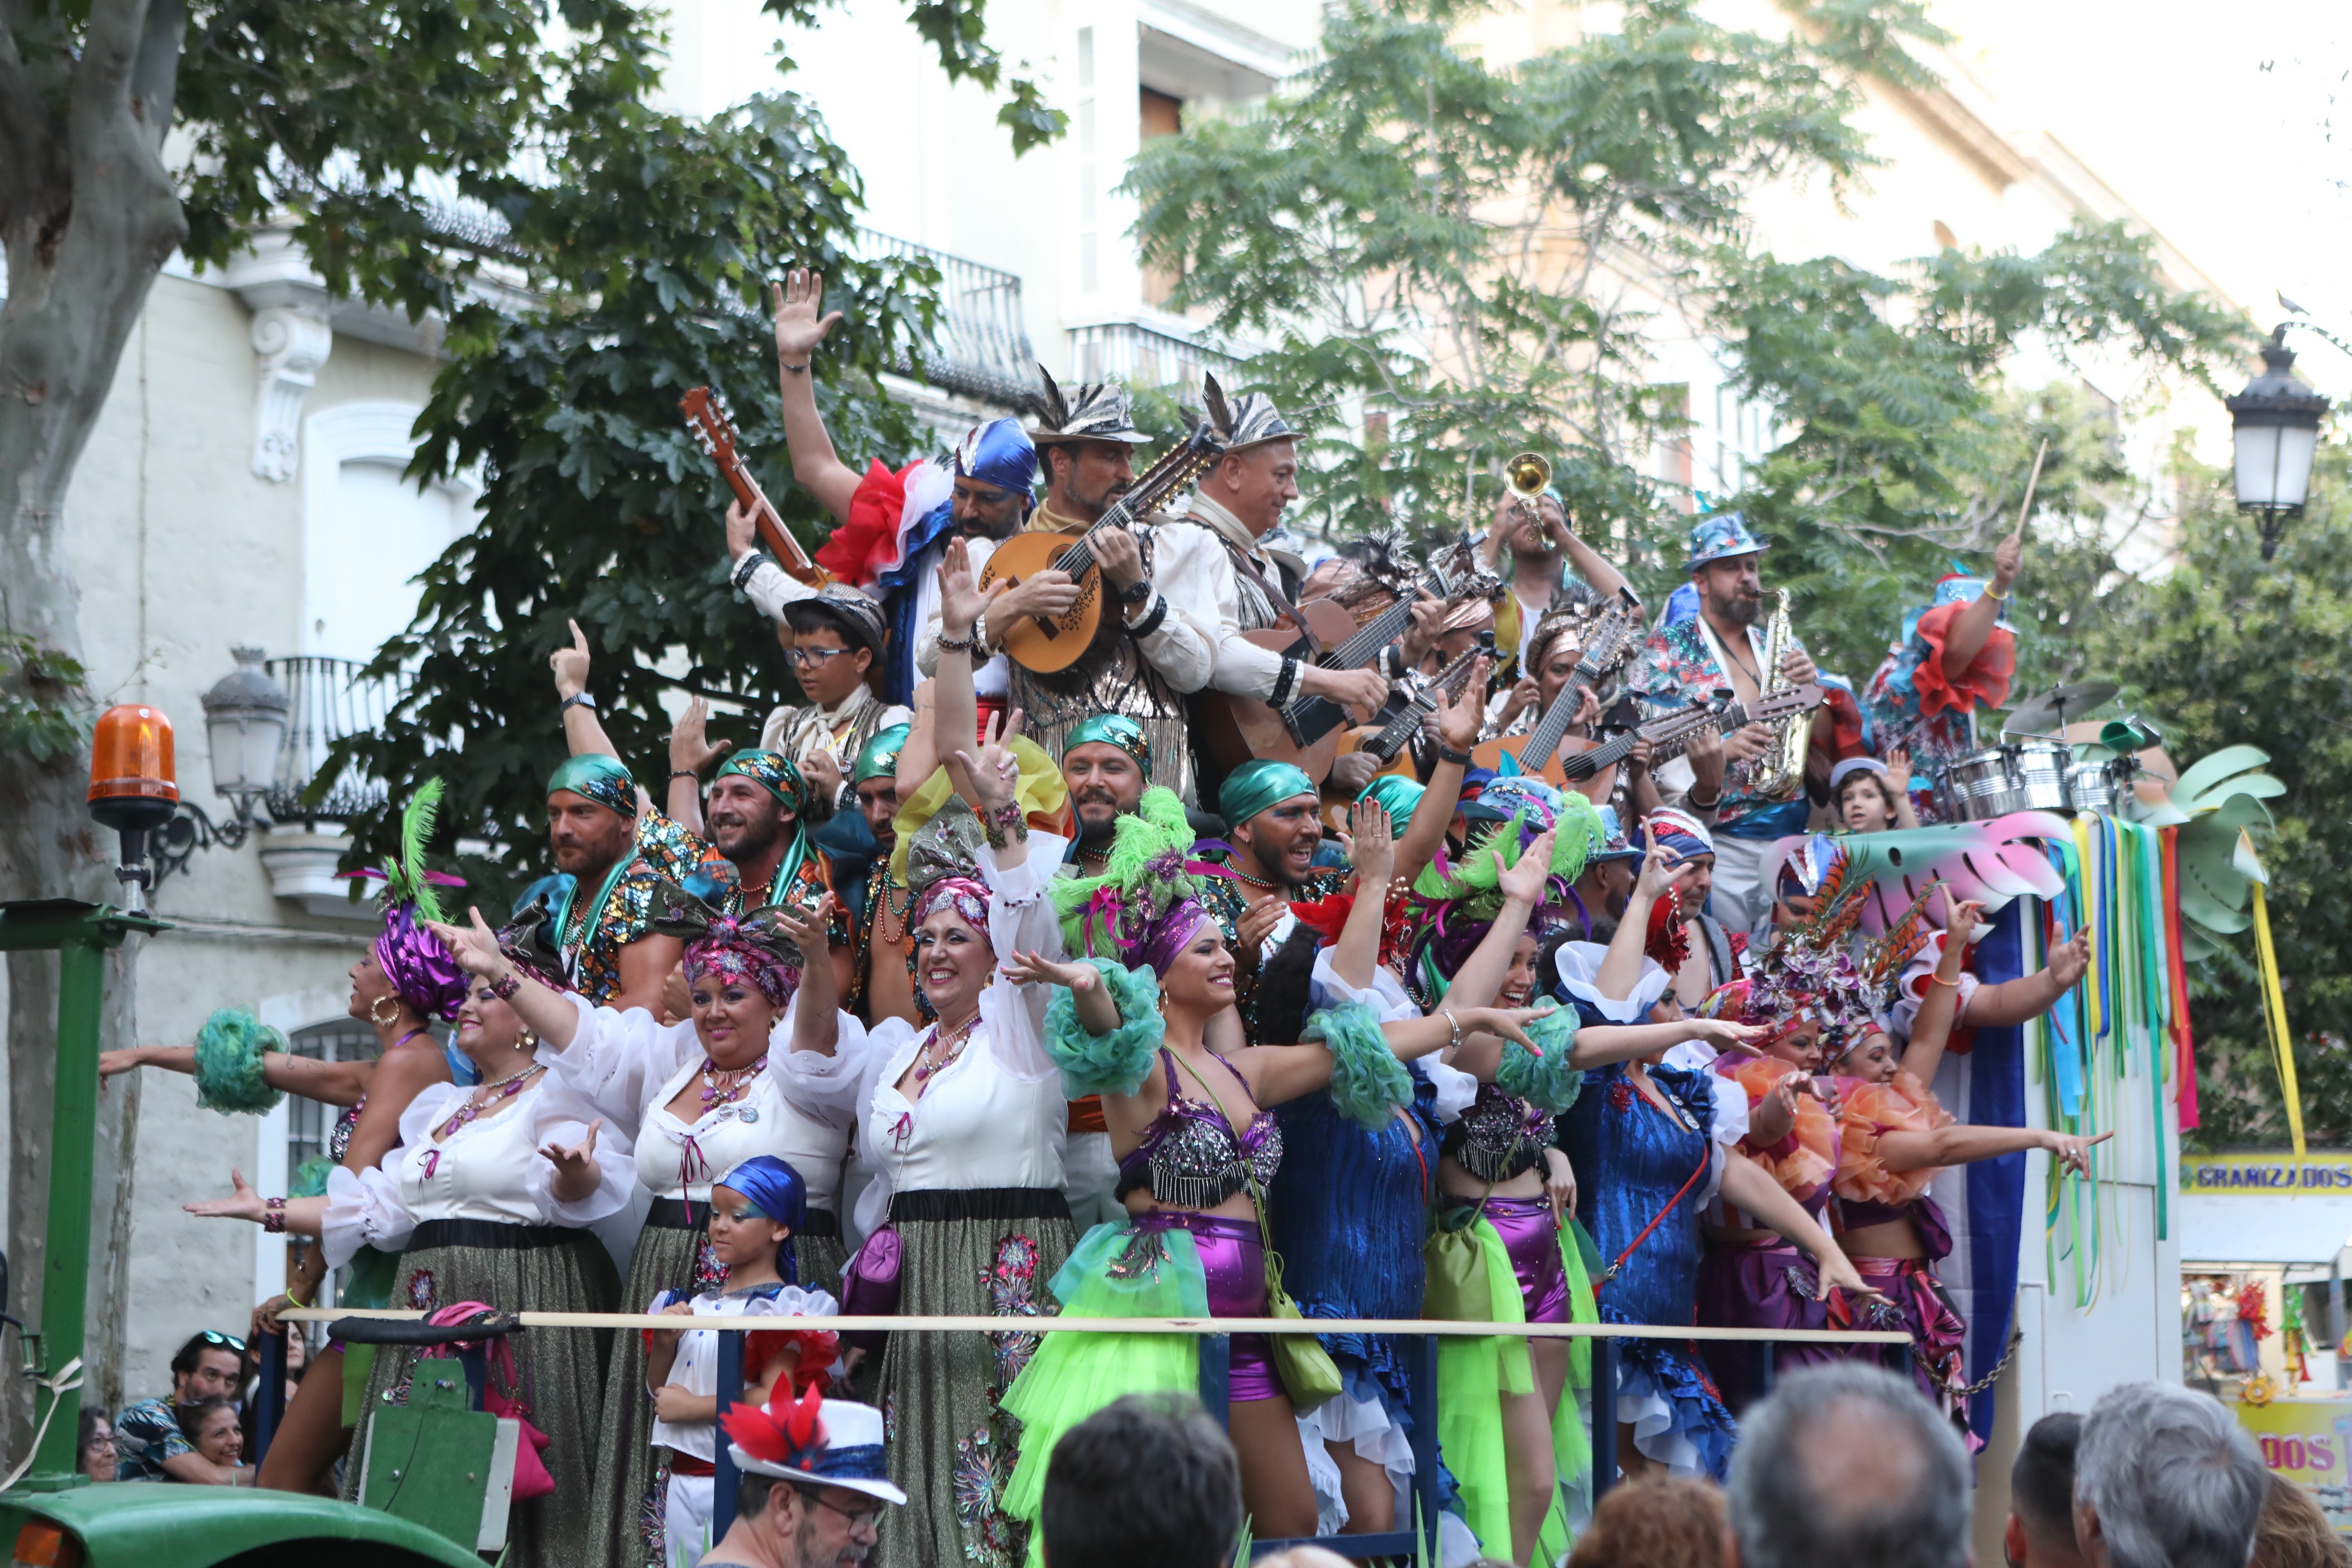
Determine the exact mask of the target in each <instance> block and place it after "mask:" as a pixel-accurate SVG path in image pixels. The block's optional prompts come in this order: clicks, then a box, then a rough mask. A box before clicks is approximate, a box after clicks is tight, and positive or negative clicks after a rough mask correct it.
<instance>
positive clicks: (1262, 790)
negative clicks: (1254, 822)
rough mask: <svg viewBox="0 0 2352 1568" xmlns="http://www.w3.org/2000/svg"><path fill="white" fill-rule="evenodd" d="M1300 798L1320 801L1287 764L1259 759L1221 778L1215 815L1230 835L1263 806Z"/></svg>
mask: <svg viewBox="0 0 2352 1568" xmlns="http://www.w3.org/2000/svg"><path fill="white" fill-rule="evenodd" d="M1293 795H1315V796H1317V798H1318V799H1319V798H1320V796H1319V795H1318V794H1317V791H1316V788H1315V781H1314V780H1313V779H1311V778H1308V777H1307V774H1306V773H1304V772H1303V771H1302V770H1300V769H1298V768H1295V767H1293V766H1291V764H1290V763H1274V762H1268V761H1266V760H1265V758H1263V757H1261V758H1259V759H1258V760H1257V761H1255V762H1251V763H1243V764H1242V765H1241V766H1240V767H1237V768H1235V769H1234V771H1233V772H1232V773H1228V774H1226V775H1225V782H1224V784H1223V787H1221V788H1220V789H1219V790H1218V791H1217V815H1218V816H1222V817H1223V818H1224V819H1225V827H1226V829H1227V830H1228V831H1231V830H1232V829H1234V828H1236V827H1239V826H1241V825H1242V824H1243V823H1244V822H1247V821H1248V820H1249V819H1250V818H1251V817H1253V816H1256V815H1257V814H1258V813H1259V812H1261V811H1264V810H1265V808H1266V807H1267V806H1270V805H1276V804H1278V803H1279V802H1282V801H1286V800H1288V799H1289V798H1290V797H1291V796H1293Z"/></svg>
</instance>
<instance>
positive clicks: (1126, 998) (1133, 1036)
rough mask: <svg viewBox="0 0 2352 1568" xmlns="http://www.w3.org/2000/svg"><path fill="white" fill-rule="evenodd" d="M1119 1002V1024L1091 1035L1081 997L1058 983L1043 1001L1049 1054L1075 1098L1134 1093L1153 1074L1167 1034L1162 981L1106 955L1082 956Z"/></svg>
mask: <svg viewBox="0 0 2352 1568" xmlns="http://www.w3.org/2000/svg"><path fill="white" fill-rule="evenodd" d="M1078 962H1079V963H1085V964H1089V965H1091V966H1093V969H1094V972H1095V973H1097V974H1099V975H1101V976H1102V983H1103V984H1104V985H1106V986H1108V988H1109V991H1110V998H1111V1000H1112V1001H1114V1002H1116V1003H1118V1028H1116V1029H1113V1030H1112V1031H1111V1032H1110V1033H1109V1034H1108V1035H1095V1034H1089V1033H1087V1026H1085V1025H1084V1024H1082V1023H1080V1022H1079V1021H1078V1005H1077V998H1076V996H1074V995H1073V994H1071V993H1070V991H1069V989H1068V988H1067V987H1066V986H1061V985H1056V986H1055V987H1054V994H1053V995H1052V996H1051V997H1049V998H1048V999H1047V1000H1046V1003H1045V1053H1046V1054H1047V1055H1048V1056H1050V1057H1052V1058H1054V1061H1055V1065H1056V1066H1058V1067H1059V1068H1061V1069H1062V1088H1063V1091H1064V1092H1065V1093H1066V1094H1067V1095H1068V1096H1069V1098H1071V1099H1072V1100H1077V1099H1079V1098H1081V1097H1083V1096H1086V1095H1089V1094H1133V1093H1134V1092H1135V1091H1136V1090H1137V1089H1141V1088H1142V1087H1143V1080H1144V1079H1147V1078H1149V1077H1150V1075H1151V1058H1153V1057H1154V1056H1156V1055H1158V1054H1159V1051H1160V1045H1161V1043H1162V1042H1163V1041H1164V1040H1165V1039H1166V1038H1167V1037H1168V1026H1167V1025H1166V1024H1165V1023H1164V1022H1163V1021H1162V1020H1161V1018H1160V982H1159V981H1158V980H1156V979H1155V978H1153V976H1152V973H1151V971H1150V970H1149V969H1128V968H1125V967H1123V966H1121V965H1120V964H1118V963H1115V962H1114V961H1112V960H1110V959H1107V958H1082V959H1080V960H1078Z"/></svg>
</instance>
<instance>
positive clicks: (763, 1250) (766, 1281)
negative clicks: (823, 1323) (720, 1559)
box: [645, 1154, 840, 1568]
mask: <svg viewBox="0 0 2352 1568" xmlns="http://www.w3.org/2000/svg"><path fill="white" fill-rule="evenodd" d="M807 1214H808V1197H807V1193H806V1190H805V1188H804V1187H803V1185H802V1183H801V1175H800V1173H799V1172H798V1171H795V1170H793V1168H792V1166H790V1165H789V1164H787V1163H784V1162H783V1161H782V1160H779V1159H776V1158H775V1157H774V1156H772V1155H769V1154H756V1155H754V1156H752V1157H751V1159H749V1160H745V1161H743V1162H742V1163H740V1164H738V1165H736V1166H735V1167H733V1168H732V1169H731V1170H730V1171H729V1172H728V1173H726V1174H725V1175H724V1176H722V1177H720V1178H719V1182H718V1183H717V1184H715V1185H713V1186H712V1187H711V1189H710V1239H709V1244H708V1245H707V1246H706V1247H704V1248H703V1257H702V1262H701V1263H700V1264H699V1265H698V1267H697V1269H696V1276H697V1279H698V1281H699V1280H701V1279H703V1278H704V1277H705V1276H706V1274H709V1275H712V1276H715V1279H713V1282H712V1286H711V1288H710V1289H706V1290H704V1291H702V1292H701V1293H700V1294H699V1295H697V1296H695V1297H694V1298H693V1299H692V1300H687V1299H685V1298H684V1297H682V1296H681V1295H680V1293H679V1292H677V1291H675V1290H665V1291H663V1292H662V1293H661V1294H659V1295H658V1296H656V1297H655V1298H654V1300H653V1303H652V1305H651V1306H650V1307H649V1308H647V1309H646V1310H649V1311H654V1312H660V1313H663V1314H665V1315H674V1316H678V1317H686V1316H697V1317H719V1318H741V1317H778V1318H830V1317H833V1316H835V1314H836V1313H838V1312H839V1311H840V1307H839V1306H838V1305H837V1304H836V1303H835V1300H834V1299H833V1298H832V1297H831V1296H829V1295H827V1294H826V1293H825V1292H824V1291H823V1290H811V1289H803V1288H802V1287H801V1286H799V1285H797V1284H795V1283H793V1247H792V1241H793V1231H794V1230H796V1229H797V1228H799V1226H801V1224H802V1223H803V1221H804V1220H805V1219H806V1217H807ZM721 1332H722V1331H721V1330H718V1329H682V1330H677V1331H668V1330H659V1329H648V1330H646V1387H648V1388H650V1389H652V1390H653V1396H654V1427H653V1444H654V1447H655V1448H656V1449H657V1450H660V1451H661V1453H662V1458H663V1460H664V1463H663V1466H662V1468H663V1470H664V1471H665V1472H666V1474H667V1483H666V1486H665V1490H666V1492H667V1496H666V1499H665V1500H664V1501H663V1503H662V1504H661V1506H660V1509H659V1513H660V1519H661V1522H660V1524H659V1526H658V1527H656V1526H655V1525H654V1523H653V1521H652V1519H651V1518H650V1517H648V1518H647V1519H646V1521H645V1525H646V1535H647V1537H648V1543H649V1544H653V1545H655V1546H656V1549H657V1550H658V1551H659V1552H661V1554H662V1559H661V1560H662V1561H663V1562H665V1563H671V1564H674V1565H678V1568H692V1565H693V1564H695V1563H699V1562H701V1561H702V1557H703V1553H705V1552H709V1550H710V1545H711V1529H710V1510H711V1485H712V1479H711V1467H712V1464H713V1463H714V1461H715V1459H716V1449H715V1447H714V1442H713V1439H714V1434H715V1433H716V1431H717V1426H718V1420H719V1334H720V1333H721ZM839 1349H840V1338H839V1336H838V1335H835V1334H833V1333H830V1332H824V1331H814V1330H763V1331H758V1332H746V1333H745V1334H744V1336H743V1387H742V1388H741V1389H740V1390H739V1391H737V1393H736V1394H735V1397H736V1398H737V1399H740V1400H749V1401H750V1402H751V1403H752V1404H754V1405H766V1404H767V1403H768V1396H769V1394H770V1393H771V1392H772V1390H774V1389H775V1387H776V1385H777V1384H779V1383H785V1382H786V1380H789V1382H788V1384H787V1388H788V1393H787V1394H786V1395H785V1397H786V1398H787V1399H789V1398H790V1397H791V1395H792V1394H798V1393H800V1392H802V1391H803V1390H805V1389H807V1388H808V1387H809V1386H811V1385H812V1384H814V1385H817V1386H820V1387H824V1386H829V1385H830V1384H831V1382H832V1376H833V1367H834V1361H835V1355H836V1353H837V1352H838V1351H839ZM647 1511H648V1514H649V1515H650V1514H651V1513H652V1512H653V1511H654V1510H647ZM656 1532H658V1534H659V1535H660V1537H661V1540H660V1541H659V1542H654V1541H652V1539H651V1538H652V1537H653V1536H654V1535H655V1534H656Z"/></svg>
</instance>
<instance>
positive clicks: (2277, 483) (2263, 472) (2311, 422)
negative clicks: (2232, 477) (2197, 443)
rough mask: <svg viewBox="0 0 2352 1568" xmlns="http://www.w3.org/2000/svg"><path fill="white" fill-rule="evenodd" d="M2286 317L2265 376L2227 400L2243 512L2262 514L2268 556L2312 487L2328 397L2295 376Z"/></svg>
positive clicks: (2269, 346)
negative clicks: (2320, 429)
mask: <svg viewBox="0 0 2352 1568" xmlns="http://www.w3.org/2000/svg"><path fill="white" fill-rule="evenodd" d="M2288 325H2289V323H2287V322H2284V321H2282V322H2280V323H2279V325H2278V330H2277V331H2273V333H2271V339H2270V342H2266V343H2264V344H2263V374H2260V375H2258V376H2256V377H2254V379H2253V380H2252V381H2250V382H2248V383H2247V384H2246V390H2245V391H2243V392H2242V393H2240V394H2238V395H2237V396H2235V397H2232V398H2228V399H2226V400H2224V402H2223V404H2222V406H2223V407H2225V408H2227V409H2228V410H2229V411H2230V438H2231V443H2232V444H2233V445H2234V446H2235V447H2236V448H2237V459H2238V460H2237V491H2238V510H2240V511H2258V512H2260V513H2262V514H2263V515H2262V531H2263V560H2265V561H2268V560H2269V559H2270V558H2271V557H2272V556H2273V554H2274V553H2276V552H2277V550H2278V542H2279V533H2280V531H2282V530H2283V529H2284V527H2285V523H2286V520H2287V519H2288V518H2290V517H2294V516H2296V515H2298V514H2299V513H2301V512H2302V510H2303V503H2304V499H2305V496H2307V495H2308V494H2309V493H2310V490H2311V459H2312V455H2313V454H2314V453H2315V451H2317V449H2318V447H2319V418H2320V416H2321V415H2323V414H2326V412H2327V399H2326V397H2324V396H2322V395H2320V394H2318V393H2316V392H2315V391H2313V390H2312V388H2311V385H2310V384H2309V383H2307V382H2305V381H2304V380H2302V379H2301V378H2300V377H2298V376H2297V375H2296V374H2294V351H2293V350H2291V349H2289V348H2288V347H2287V346H2286V329H2287V326H2288Z"/></svg>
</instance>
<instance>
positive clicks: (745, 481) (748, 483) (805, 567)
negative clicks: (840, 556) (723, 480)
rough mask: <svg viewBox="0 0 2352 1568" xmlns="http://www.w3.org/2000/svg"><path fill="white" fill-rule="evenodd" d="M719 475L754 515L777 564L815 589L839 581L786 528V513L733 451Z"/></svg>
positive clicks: (769, 551)
mask: <svg viewBox="0 0 2352 1568" xmlns="http://www.w3.org/2000/svg"><path fill="white" fill-rule="evenodd" d="M719 472H721V473H722V474H724V475H726V477H727V485H728V488H729V489H732V490H733V491H734V492H735V499H736V500H738V501H740V502H741V503H742V505H743V510H746V511H748V512H750V513H751V521H752V523H753V525H754V526H756V527H757V528H758V529H759V531H760V542H761V544H763V545H765V546H767V549H768V553H769V554H771V555H772V556H774V557H775V559H776V564H777V565H779V566H781V567H782V568H783V569H784V570H785V571H786V572H789V573H790V574H793V576H794V577H796V578H798V579H800V581H802V582H803V583H806V584H810V585H811V586H812V587H819V588H821V587H823V586H824V585H825V584H828V583H831V582H834V581H835V577H834V575H833V574H832V573H830V572H827V571H826V570H824V568H823V567H821V566H819V565H818V564H817V563H815V562H814V561H811V560H810V559H809V558H808V552H806V551H804V550H803V549H802V548H801V542H800V541H799V540H797V539H794V538H793V531H792V530H791V529H789V528H786V527H785V526H784V520H783V516H782V513H780V512H778V511H777V510H776V508H775V504H774V503H773V502H772V501H771V500H768V495H767V492H766V491H765V490H762V489H761V488H760V481H759V480H757V479H753V478H752V477H751V469H750V468H747V467H746V466H745V465H744V462H743V459H742V458H740V457H739V456H737V455H736V454H735V453H734V452H733V451H731V450H730V451H729V452H728V453H727V454H726V456H725V457H724V458H721V459H720V462H719Z"/></svg>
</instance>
